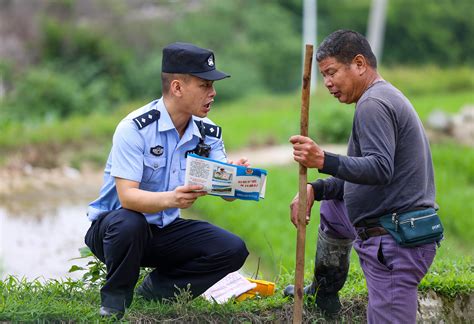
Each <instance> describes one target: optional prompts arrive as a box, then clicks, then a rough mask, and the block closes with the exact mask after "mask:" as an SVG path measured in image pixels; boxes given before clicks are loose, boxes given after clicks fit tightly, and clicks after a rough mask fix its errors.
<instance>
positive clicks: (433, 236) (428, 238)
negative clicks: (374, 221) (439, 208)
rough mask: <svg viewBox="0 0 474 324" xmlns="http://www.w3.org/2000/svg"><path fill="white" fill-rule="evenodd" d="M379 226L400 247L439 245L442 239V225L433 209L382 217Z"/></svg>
mask: <svg viewBox="0 0 474 324" xmlns="http://www.w3.org/2000/svg"><path fill="white" fill-rule="evenodd" d="M380 224H381V225H382V227H383V228H385V229H386V230H387V231H388V232H389V233H390V235H392V236H393V238H394V239H395V241H396V242H397V243H398V244H399V245H400V246H405V247H413V246H418V245H422V244H427V243H432V242H437V243H439V241H441V240H442V239H443V225H442V224H441V220H440V219H439V216H438V214H437V213H436V211H435V210H434V209H433V208H429V209H424V210H415V211H411V212H406V213H402V214H397V213H393V214H388V215H384V216H382V217H380Z"/></svg>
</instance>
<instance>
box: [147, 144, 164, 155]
mask: <svg viewBox="0 0 474 324" xmlns="http://www.w3.org/2000/svg"><path fill="white" fill-rule="evenodd" d="M163 152H164V150H163V146H161V145H157V146H155V147H152V148H150V153H151V154H153V155H154V156H162V155H163Z"/></svg>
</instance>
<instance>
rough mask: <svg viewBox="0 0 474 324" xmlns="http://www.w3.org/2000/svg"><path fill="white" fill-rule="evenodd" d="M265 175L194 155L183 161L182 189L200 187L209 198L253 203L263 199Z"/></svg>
mask: <svg viewBox="0 0 474 324" xmlns="http://www.w3.org/2000/svg"><path fill="white" fill-rule="evenodd" d="M266 180H267V171H266V170H263V169H257V168H247V167H245V166H241V165H234V164H228V163H224V162H220V161H216V160H212V159H209V158H204V157H202V156H199V155H196V154H189V155H188V157H187V161H186V174H185V180H184V184H185V185H202V186H203V187H204V190H205V191H207V192H208V193H209V194H211V195H215V196H221V197H228V198H237V199H243V200H256V201H258V200H259V199H260V198H262V199H263V198H265V187H266Z"/></svg>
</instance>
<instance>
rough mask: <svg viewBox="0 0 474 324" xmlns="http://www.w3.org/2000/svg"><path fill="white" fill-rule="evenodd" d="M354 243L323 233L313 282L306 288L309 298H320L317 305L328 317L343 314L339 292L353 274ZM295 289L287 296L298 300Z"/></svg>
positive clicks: (288, 292) (289, 290)
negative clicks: (352, 254) (351, 269)
mask: <svg viewBox="0 0 474 324" xmlns="http://www.w3.org/2000/svg"><path fill="white" fill-rule="evenodd" d="M351 248H352V240H351V239H337V238H332V237H330V236H329V235H327V234H325V233H324V232H323V231H321V229H319V235H318V241H317V247H316V257H315V264H314V277H313V282H312V283H311V284H310V285H308V286H306V287H305V288H304V293H305V295H316V298H315V303H316V306H318V308H319V309H321V310H322V311H323V312H324V313H326V314H328V315H334V314H337V313H338V312H339V311H340V310H341V302H340V300H339V295H338V292H339V290H341V289H342V287H343V286H344V283H345V282H346V279H347V274H348V272H349V264H350V256H351ZM294 292H295V287H294V286H293V285H289V286H287V287H286V288H285V290H284V291H283V294H284V295H285V296H294Z"/></svg>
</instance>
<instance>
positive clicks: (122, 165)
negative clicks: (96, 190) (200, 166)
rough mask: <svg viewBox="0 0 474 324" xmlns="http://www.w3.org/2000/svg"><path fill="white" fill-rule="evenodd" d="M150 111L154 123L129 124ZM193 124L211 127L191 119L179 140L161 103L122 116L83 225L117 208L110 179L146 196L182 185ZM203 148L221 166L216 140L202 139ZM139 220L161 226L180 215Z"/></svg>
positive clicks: (195, 137) (195, 138)
mask: <svg viewBox="0 0 474 324" xmlns="http://www.w3.org/2000/svg"><path fill="white" fill-rule="evenodd" d="M152 110H158V111H159V112H160V117H159V119H158V120H157V121H154V122H152V123H151V124H149V125H147V126H145V127H143V128H141V129H140V127H138V126H137V125H136V124H135V122H134V119H135V118H136V117H138V116H142V115H143V114H145V113H146V112H149V111H152ZM194 120H202V121H203V122H204V123H207V124H212V125H215V124H214V123H213V122H212V121H211V120H209V119H208V118H198V117H195V116H193V117H192V119H191V120H190V121H189V124H188V126H187V128H186V130H185V132H184V135H183V137H181V138H179V134H178V131H177V130H176V128H175V126H174V125H173V122H172V121H171V118H170V115H169V114H168V111H167V110H166V107H165V105H164V102H163V98H161V99H159V100H155V101H152V102H151V103H149V104H147V105H145V106H143V107H141V108H139V109H137V110H135V111H133V112H132V113H130V114H129V115H128V116H127V117H125V118H124V119H123V120H122V121H121V122H120V123H119V125H118V126H117V129H116V130H115V133H114V136H113V144H112V149H111V151H110V154H109V157H108V159H107V164H106V167H105V170H104V184H103V186H102V188H101V190H100V194H99V198H97V199H96V200H95V201H93V202H91V203H90V204H89V208H88V218H89V220H91V221H93V220H95V219H97V217H98V216H99V215H100V214H101V213H103V212H107V211H111V210H116V209H119V208H121V204H120V201H119V198H118V195H117V189H116V187H115V177H118V178H122V179H127V180H131V181H136V182H139V183H140V185H139V188H140V189H142V190H146V191H152V192H165V191H173V190H174V189H175V188H176V187H178V186H182V185H184V175H185V170H186V158H185V154H186V151H189V150H193V149H194V148H195V147H196V145H197V144H198V143H199V139H200V138H201V133H200V132H199V128H198V127H197V125H196V123H195V122H194ZM205 143H206V144H208V145H210V146H211V152H210V156H209V157H210V158H211V159H214V160H218V161H222V162H227V157H226V153H225V149H224V143H223V141H222V139H220V138H217V137H213V136H205ZM157 147H158V150H156V149H155V150H154V151H153V152H152V149H153V148H157ZM161 148H162V149H161ZM144 215H145V217H146V219H147V221H148V223H150V224H156V225H158V226H159V227H165V226H166V225H168V224H170V223H171V222H172V221H174V220H175V219H176V218H178V217H179V216H180V210H179V208H169V209H165V210H163V211H161V212H158V213H153V214H147V213H144Z"/></svg>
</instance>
